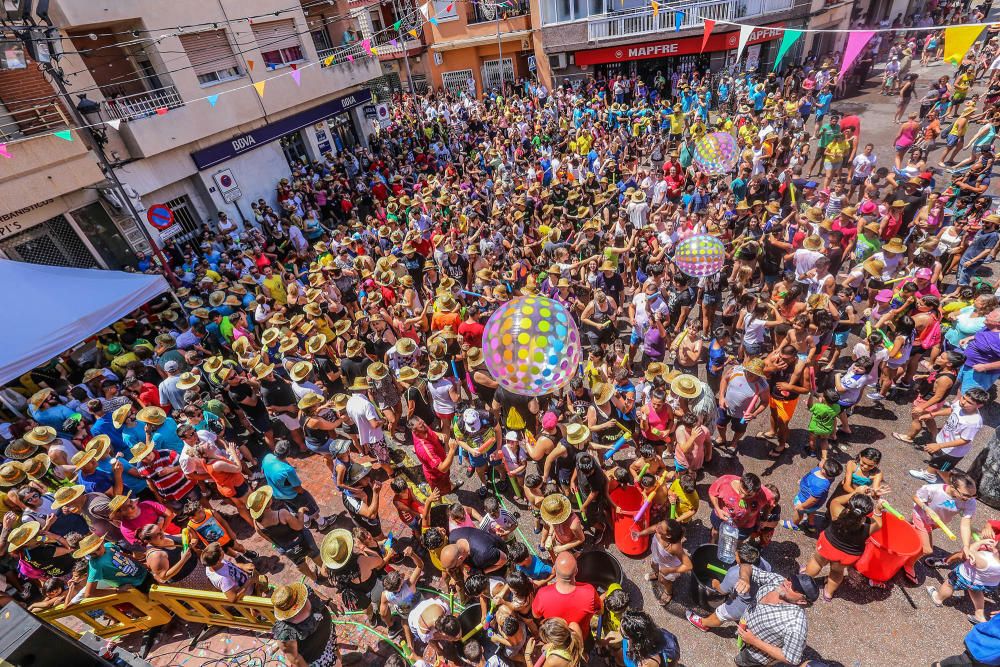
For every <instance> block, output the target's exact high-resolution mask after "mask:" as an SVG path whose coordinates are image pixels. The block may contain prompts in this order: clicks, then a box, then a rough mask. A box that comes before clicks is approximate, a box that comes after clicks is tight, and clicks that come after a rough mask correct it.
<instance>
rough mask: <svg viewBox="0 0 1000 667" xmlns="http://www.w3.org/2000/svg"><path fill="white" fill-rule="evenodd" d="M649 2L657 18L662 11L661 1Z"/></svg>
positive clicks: (652, 0)
mask: <svg viewBox="0 0 1000 667" xmlns="http://www.w3.org/2000/svg"><path fill="white" fill-rule="evenodd" d="M649 4H651V5H652V6H653V18H654V19H655V18H656V17H657V15H659V13H660V3H658V2H657V1H656V0H650V3H649Z"/></svg>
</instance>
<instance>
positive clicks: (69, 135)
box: [55, 130, 73, 141]
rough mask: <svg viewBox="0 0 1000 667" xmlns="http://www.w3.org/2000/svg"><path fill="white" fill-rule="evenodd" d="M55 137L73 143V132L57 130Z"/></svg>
mask: <svg viewBox="0 0 1000 667" xmlns="http://www.w3.org/2000/svg"><path fill="white" fill-rule="evenodd" d="M55 135H56V136H57V137H59V138H60V139H62V140H63V141H73V132H72V131H71V130H59V131H58V132H56V133H55Z"/></svg>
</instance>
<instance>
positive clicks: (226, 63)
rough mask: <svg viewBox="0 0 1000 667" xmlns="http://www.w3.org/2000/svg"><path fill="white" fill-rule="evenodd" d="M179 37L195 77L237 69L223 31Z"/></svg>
mask: <svg viewBox="0 0 1000 667" xmlns="http://www.w3.org/2000/svg"><path fill="white" fill-rule="evenodd" d="M179 37H180V40H181V44H182V45H183V46H184V50H185V51H186V52H187V55H188V59H189V60H190V61H191V66H192V68H193V69H194V73H195V74H196V75H198V76H203V75H205V74H211V73H212V72H222V71H225V70H228V69H237V70H238V69H239V62H238V61H237V60H236V56H235V55H234V54H233V48H232V47H231V46H230V45H229V40H228V39H227V38H226V32H225V30H206V31H205V32H197V33H194V34H190V35H179Z"/></svg>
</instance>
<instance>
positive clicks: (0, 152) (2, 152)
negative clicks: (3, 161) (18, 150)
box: [0, 144, 14, 160]
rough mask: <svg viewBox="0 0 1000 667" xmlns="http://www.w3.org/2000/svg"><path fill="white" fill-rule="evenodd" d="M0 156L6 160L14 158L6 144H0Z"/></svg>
mask: <svg viewBox="0 0 1000 667" xmlns="http://www.w3.org/2000/svg"><path fill="white" fill-rule="evenodd" d="M0 157H3V158H7V159H8V160H13V159H14V156H13V155H11V154H10V151H8V150H7V144H0Z"/></svg>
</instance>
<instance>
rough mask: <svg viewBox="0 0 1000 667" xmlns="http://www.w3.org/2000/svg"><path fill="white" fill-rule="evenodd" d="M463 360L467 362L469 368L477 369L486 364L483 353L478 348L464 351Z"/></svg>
mask: <svg viewBox="0 0 1000 667" xmlns="http://www.w3.org/2000/svg"><path fill="white" fill-rule="evenodd" d="M465 360H466V361H467V362H469V368H479V367H480V366H482V365H483V364H484V363H486V357H484V356H483V351H482V350H481V349H479V348H478V347H470V348H469V349H468V350H466V351H465Z"/></svg>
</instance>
